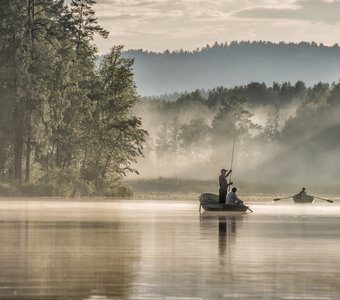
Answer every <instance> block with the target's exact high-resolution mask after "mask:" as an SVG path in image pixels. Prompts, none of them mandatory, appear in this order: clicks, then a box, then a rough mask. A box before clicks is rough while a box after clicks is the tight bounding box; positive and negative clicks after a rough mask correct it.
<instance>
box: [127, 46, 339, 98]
mask: <svg viewBox="0 0 340 300" xmlns="http://www.w3.org/2000/svg"><path fill="white" fill-rule="evenodd" d="M123 55H124V57H126V58H134V59H135V64H134V73H135V78H136V83H137V87H138V92H139V93H140V94H141V95H143V96H152V95H161V94H165V93H174V92H185V91H192V90H195V89H197V88H198V89H212V88H214V87H216V86H225V87H228V88H230V87H233V86H235V85H244V84H248V83H249V82H252V81H257V82H265V83H266V84H267V85H270V84H272V83H273V82H274V81H275V82H279V83H283V82H288V81H290V82H296V81H299V80H302V81H304V82H305V83H306V85H308V86H311V85H314V84H316V83H318V82H320V81H321V82H327V83H332V82H333V81H337V80H338V79H339V78H340V47H339V46H338V45H337V44H335V45H333V46H325V45H323V44H317V43H314V42H312V43H307V42H301V43H298V44H295V43H283V42H282V43H272V42H264V41H259V42H246V41H243V42H242V41H241V42H236V41H235V42H231V43H225V44H218V43H215V44H214V45H210V46H209V45H207V46H206V47H204V48H202V49H197V50H195V51H192V52H189V51H183V50H179V51H173V52H170V51H165V52H163V53H155V52H148V51H144V50H129V51H126V52H124V54H123Z"/></svg>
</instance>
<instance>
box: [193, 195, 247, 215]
mask: <svg viewBox="0 0 340 300" xmlns="http://www.w3.org/2000/svg"><path fill="white" fill-rule="evenodd" d="M199 201H200V209H201V207H203V209H204V210H205V211H231V212H245V211H246V210H247V209H248V206H246V205H244V204H241V205H228V204H220V203H219V196H218V195H216V194H212V193H203V194H201V195H200V197H199Z"/></svg>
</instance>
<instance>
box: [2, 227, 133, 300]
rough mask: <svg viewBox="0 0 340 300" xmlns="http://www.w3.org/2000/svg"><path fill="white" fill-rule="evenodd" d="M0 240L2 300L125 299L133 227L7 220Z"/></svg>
mask: <svg viewBox="0 0 340 300" xmlns="http://www.w3.org/2000/svg"><path fill="white" fill-rule="evenodd" d="M126 230H129V231H130V233H129V235H127V234H126V233H125V232H126ZM131 233H132V235H131ZM0 240H1V241H2V243H1V247H0V265H1V269H0V285H1V291H0V299H6V300H10V299H29V300H39V299H75V300H78V299H79V300H81V299H128V298H129V294H130V293H131V290H130V288H131V282H132V281H133V269H134V266H135V265H136V263H138V261H139V259H140V232H139V231H138V229H137V228H130V229H128V226H126V224H125V225H124V226H122V224H120V223H116V222H83V221H81V222H53V221H52V222H36V221H33V222H29V221H24V222H18V221H13V222H11V221H5V222H0ZM127 261H129V262H130V263H129V264H127V263H126V262H127ZM93 297H95V298H93ZM99 297H101V298H99Z"/></svg>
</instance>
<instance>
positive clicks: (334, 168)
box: [129, 84, 340, 194]
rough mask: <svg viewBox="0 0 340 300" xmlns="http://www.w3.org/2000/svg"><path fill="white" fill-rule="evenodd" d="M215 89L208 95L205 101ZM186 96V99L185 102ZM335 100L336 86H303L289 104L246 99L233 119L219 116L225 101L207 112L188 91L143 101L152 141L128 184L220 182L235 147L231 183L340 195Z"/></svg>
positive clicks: (227, 114)
mask: <svg viewBox="0 0 340 300" xmlns="http://www.w3.org/2000/svg"><path fill="white" fill-rule="evenodd" d="M325 87H326V89H328V90H327V91H326V92H325V91H324V89H325ZM269 88H270V87H268V89H269ZM213 92H214V91H208V95H210V96H208V99H210V98H212V97H211V94H213ZM215 92H216V91H215ZM195 93H198V92H197V91H196V92H195ZM209 93H210V94H209ZM198 94H199V93H198ZM186 96H187V98H188V97H189V96H190V97H191V98H190V97H189V98H190V100H188V101H187V103H186V99H185V97H186ZM339 96H340V95H338V85H333V86H331V87H329V86H328V85H323V84H319V85H316V86H314V87H310V88H303V92H301V93H300V96H299V97H297V96H296V95H291V96H288V98H289V100H288V101H281V102H280V101H278V100H277V99H275V95H274V96H273V95H272V96H270V97H271V99H272V100H271V101H272V103H273V104H264V103H261V102H257V103H256V102H254V100H253V99H252V96H245V97H244V99H245V100H246V101H245V103H244V104H243V105H242V109H243V110H244V111H246V112H247V113H249V114H246V113H244V116H241V117H239V119H238V120H237V121H236V122H235V121H233V120H232V119H233V115H231V114H230V112H228V111H222V112H221V110H222V109H223V99H222V104H221V105H222V106H221V105H219V104H216V105H215V106H210V107H209V106H208V105H206V104H205V103H204V102H202V101H197V102H195V97H193V96H192V94H190V93H189V94H184V96H182V97H180V98H179V99H180V100H177V101H175V102H170V103H169V102H168V103H167V102H166V101H165V102H163V101H161V100H144V101H143V102H142V103H141V104H139V106H137V109H136V112H137V115H139V116H140V117H141V119H142V123H143V126H144V127H145V128H146V130H147V131H148V132H149V137H148V138H147V143H146V148H145V151H144V153H145V158H142V159H139V161H138V163H137V165H136V167H137V169H138V170H139V172H140V175H139V176H130V177H129V179H136V178H139V179H150V178H158V177H162V178H177V179H178V180H180V179H195V180H217V177H218V175H219V170H220V169H221V168H227V169H229V168H230V165H231V160H232V151H233V146H234V157H233V173H232V178H233V179H232V180H233V181H234V182H235V184H236V185H237V184H238V183H239V184H240V183H241V185H242V186H243V187H246V186H247V185H248V186H249V185H254V184H255V185H256V184H257V185H262V186H263V189H264V190H263V192H266V188H265V187H266V186H271V187H273V186H277V187H278V189H277V192H284V191H287V189H286V190H285V187H284V185H286V186H287V187H289V188H288V190H289V189H291V188H292V187H294V188H295V189H296V188H299V189H300V188H301V187H302V186H306V187H307V190H310V191H311V192H313V193H316V192H322V193H326V194H332V193H335V194H336V193H338V192H340V189H338V187H337V185H338V179H337V178H339V176H340V166H339V161H338V159H337V157H338V153H339V152H338V151H339V150H338V149H339V146H340V145H339V137H340V136H339V134H340V133H339V132H340V131H339V129H340V121H339V117H338V116H339V113H340V106H339V104H338V103H340V97H339ZM197 97H198V96H197V95H196V98H197ZM209 97H210V98H209ZM226 97H230V95H229V96H226ZM183 99H184V100H183ZM207 101H209V100H207ZM262 102H265V101H264V100H263V101H262ZM162 105H163V106H162ZM221 107H222V108H221ZM223 114H224V115H223ZM219 118H220V119H219ZM230 120H232V121H231V122H230ZM195 122H196V123H195ZM218 122H219V123H218ZM232 122H234V124H233V123H232ZM221 124H222V125H221ZM198 125H200V126H201V125H202V126H201V127H199V126H198ZM190 126H191V127H194V126H196V131H195V128H191V127H190ZM218 126H220V127H218ZM223 126H224V127H223ZM233 126H235V127H233ZM189 127H190V128H189ZM188 128H189V129H190V130H191V131H190V130H189V129H188ZM186 130H187V131H186ZM204 130H207V132H204ZM234 138H235V145H234V144H233V143H234ZM248 191H249V192H251V191H250V190H249V189H248ZM257 192H258V190H257Z"/></svg>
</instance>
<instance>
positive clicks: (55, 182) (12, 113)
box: [0, 0, 146, 196]
mask: <svg viewBox="0 0 340 300" xmlns="http://www.w3.org/2000/svg"><path fill="white" fill-rule="evenodd" d="M94 4H95V1H93V0H72V1H69V5H65V3H64V1H53V0H45V1H40V0H25V1H24V0H4V1H1V2H0V39H1V44H0V114H1V116H0V182H1V185H0V192H1V193H2V194H9V195H12V194H13V195H20V194H25V195H29V194H42V195H68V196H74V195H114V194H116V193H120V194H121V193H124V188H123V187H121V186H120V183H119V180H120V178H121V177H122V176H123V175H124V174H126V173H127V172H136V170H134V169H133V168H132V167H131V163H132V162H134V161H135V159H136V157H137V156H138V155H140V154H141V150H142V144H143V142H144V138H145V135H146V132H145V131H144V130H143V129H142V126H141V121H140V119H138V118H137V117H136V116H135V115H134V114H133V113H132V108H133V107H134V105H135V104H136V103H137V102H138V100H139V98H138V96H137V93H136V88H135V84H134V78H133V72H132V64H133V61H132V60H131V59H127V58H123V57H122V51H123V48H122V47H121V46H115V47H113V48H112V49H111V51H110V52H109V53H108V54H107V55H105V56H104V57H103V58H102V59H101V63H100V64H99V65H98V55H97V49H96V47H95V45H94V44H93V38H94V35H95V34H97V35H100V36H102V37H104V38H105V37H107V35H108V32H107V31H106V30H105V29H103V28H102V27H101V26H100V25H98V23H97V19H96V17H95V12H94V10H93V5H94Z"/></svg>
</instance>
